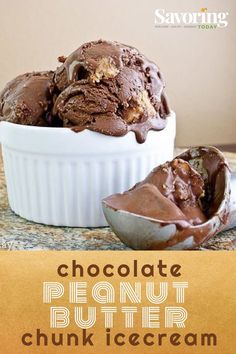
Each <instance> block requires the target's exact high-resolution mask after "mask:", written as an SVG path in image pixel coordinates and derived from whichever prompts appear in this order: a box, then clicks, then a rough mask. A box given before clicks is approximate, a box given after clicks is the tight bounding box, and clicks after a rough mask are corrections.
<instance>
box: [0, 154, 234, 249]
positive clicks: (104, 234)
mask: <svg viewBox="0 0 236 354" xmlns="http://www.w3.org/2000/svg"><path fill="white" fill-rule="evenodd" d="M177 152H178V153H179V152H180V150H178V151H177ZM226 156H227V158H228V160H229V162H230V165H231V168H232V169H233V170H235V171H236V154H233V153H226ZM0 249H2V250H129V248H128V247H126V246H125V245H124V244H123V243H121V242H120V241H119V239H118V238H117V237H116V236H115V235H114V233H113V232H112V231H111V230H110V229H109V228H108V227H106V228H99V229H94V228H89V229H84V228H63V227H53V226H45V225H40V224H35V223H32V222H29V221H27V220H25V219H22V218H21V217H19V216H17V215H15V214H14V213H13V212H12V211H11V210H10V208H9V204H8V200H7V191H6V185H5V178H4V171H3V164H2V160H1V158H0ZM200 249H201V250H235V249H236V229H233V230H230V231H227V232H224V233H222V234H219V235H217V236H216V237H215V238H213V239H211V240H210V241H209V242H208V243H206V244H204V245H203V246H202V247H201V248H200Z"/></svg>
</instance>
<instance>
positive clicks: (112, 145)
mask: <svg viewBox="0 0 236 354" xmlns="http://www.w3.org/2000/svg"><path fill="white" fill-rule="evenodd" d="M175 131H176V129H175V114H174V112H172V113H171V114H170V115H169V117H168V123H167V127H166V128H165V129H164V130H162V131H160V132H157V131H150V132H149V133H148V137H147V140H146V142H145V143H144V144H138V143H137V142H136V139H135V135H134V133H133V132H129V133H128V134H127V135H126V136H123V137H111V136H106V135H103V134H99V133H95V132H92V131H89V130H84V131H83V132H80V133H74V132H73V131H72V130H70V129H68V128H46V127H32V126H23V125H17V124H12V123H7V122H1V123H0V140H1V143H2V153H3V161H4V169H5V175H6V182H7V190H8V198H9V203H10V207H11V209H12V210H13V211H14V212H15V213H16V214H18V215H20V216H22V217H23V218H26V219H28V220H32V221H35V222H38V223H43V224H48V225H56V226H74V227H75V226H77V227H90V226H91V227H98V226H106V225H107V223H106V221H105V218H104V216H103V212H102V207H101V200H102V199H103V198H104V197H106V196H108V195H110V194H113V193H118V192H122V191H124V190H127V189H128V188H130V187H131V186H133V185H134V184H135V183H136V182H138V181H140V180H142V179H143V178H144V177H145V176H146V175H147V174H148V173H149V172H150V170H151V169H152V168H153V167H154V166H157V165H159V164H161V163H163V162H165V161H166V160H171V159H172V158H173V149H174V140H175Z"/></svg>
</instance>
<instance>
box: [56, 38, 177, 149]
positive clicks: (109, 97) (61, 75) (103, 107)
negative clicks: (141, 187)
mask: <svg viewBox="0 0 236 354" xmlns="http://www.w3.org/2000/svg"><path fill="white" fill-rule="evenodd" d="M61 61H62V60H61ZM63 61H64V63H63V64H62V66H61V67H59V68H58V69H57V70H56V72H55V84H56V86H57V88H58V90H60V91H62V93H61V94H60V95H59V96H58V99H57V101H56V102H55V105H54V110H53V112H54V114H55V115H58V116H59V117H60V118H61V120H62V121H63V126H65V127H67V126H68V127H74V128H75V130H83V129H86V128H87V129H91V130H95V131H97V132H101V133H104V134H108V135H116V136H121V135H125V134H126V133H127V132H128V131H130V130H132V131H134V132H135V134H136V137H137V140H138V141H139V142H140V143H141V142H144V141H145V139H146V135H147V133H148V131H149V130H150V129H153V130H161V129H163V128H164V127H165V125H166V119H165V118H166V116H167V115H168V114H169V113H170V110H169V107H168V103H167V100H166V97H165V94H164V81H163V78H162V75H161V73H160V70H159V68H158V67H157V66H156V64H154V63H153V62H151V61H149V60H148V59H147V58H146V57H145V56H144V55H142V54H141V53H140V52H139V51H138V50H137V49H135V48H133V47H129V46H126V45H123V44H120V43H117V42H107V41H102V40H100V41H96V42H89V43H86V44H84V45H82V46H81V47H79V48H78V49H77V50H76V51H75V52H73V53H72V54H71V55H70V56H69V57H68V58H64V59H63Z"/></svg>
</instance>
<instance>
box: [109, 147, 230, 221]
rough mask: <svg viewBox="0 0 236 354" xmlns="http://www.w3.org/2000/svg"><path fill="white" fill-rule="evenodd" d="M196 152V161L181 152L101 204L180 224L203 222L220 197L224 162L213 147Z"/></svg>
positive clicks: (212, 213)
mask: <svg viewBox="0 0 236 354" xmlns="http://www.w3.org/2000/svg"><path fill="white" fill-rule="evenodd" d="M199 154H201V155H200V156H201V157H200V158H199V160H198V159H197V158H195V159H193V158H192V156H191V155H190V154H189V155H188V153H184V154H182V155H180V157H178V158H176V159H174V160H173V161H171V162H166V163H165V164H163V165H161V166H159V167H157V168H155V169H154V170H153V171H152V172H151V173H150V174H149V175H148V176H147V177H146V178H145V179H144V180H143V181H142V182H140V183H138V184H136V185H135V186H134V187H133V188H132V189H130V190H129V191H127V192H124V193H123V194H115V195H112V196H110V197H107V198H106V199H104V203H105V204H106V205H108V206H110V207H111V208H113V209H115V210H125V211H128V212H131V213H134V214H137V215H142V216H146V217H149V218H153V219H157V220H162V221H168V222H173V221H174V222H176V223H177V224H179V225H182V227H185V226H188V225H200V224H203V223H204V222H206V221H207V220H208V219H209V218H210V217H212V215H214V214H215V213H216V212H217V210H218V208H219V205H220V203H221V201H222V199H223V195H222V193H224V180H223V176H222V173H223V172H224V168H225V166H226V162H225V160H224V158H223V156H221V154H220V153H219V151H218V150H217V149H214V148H209V149H208V148H199Z"/></svg>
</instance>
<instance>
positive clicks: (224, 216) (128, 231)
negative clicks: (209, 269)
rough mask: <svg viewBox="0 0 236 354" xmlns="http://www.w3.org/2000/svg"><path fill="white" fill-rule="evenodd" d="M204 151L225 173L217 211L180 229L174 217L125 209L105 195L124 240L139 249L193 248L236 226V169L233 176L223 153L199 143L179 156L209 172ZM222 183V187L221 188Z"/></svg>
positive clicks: (108, 212)
mask: <svg viewBox="0 0 236 354" xmlns="http://www.w3.org/2000/svg"><path fill="white" fill-rule="evenodd" d="M203 151H205V152H206V153H208V154H211V153H214V154H215V155H214V156H217V158H218V159H219V160H220V161H221V163H222V165H221V166H222V167H221V173H220V175H219V177H217V178H220V179H221V183H220V184H219V183H218V184H215V186H214V187H215V191H214V193H215V194H216V193H218V196H219V195H220V200H219V203H218V208H217V210H216V211H215V212H214V214H213V215H212V216H211V217H210V218H209V219H208V220H207V221H206V222H204V223H203V224H200V225H196V226H192V225H191V226H189V227H187V228H183V229H179V228H178V227H177V225H176V224H175V223H174V222H173V221H172V222H166V221H162V220H157V219H152V218H149V217H146V216H141V215H137V214H133V213H131V212H127V211H125V210H115V208H113V207H112V205H111V204H110V203H109V198H105V199H104V200H103V202H102V205H103V212H104V215H105V217H106V219H107V222H108V224H109V225H110V226H111V228H112V230H113V231H114V232H115V234H116V235H117V236H118V237H119V238H120V240H121V241H122V242H123V243H125V244H126V245H128V246H129V247H131V248H133V249H137V250H143V249H162V250H184V249H193V248H196V247H198V246H199V245H201V244H202V243H203V242H205V241H207V240H208V239H209V238H211V237H213V236H215V235H216V234H217V233H219V232H220V231H222V230H227V229H229V228H233V227H236V173H233V174H232V178H231V175H230V171H229V168H228V166H227V162H226V160H225V158H224V156H223V154H222V153H221V152H220V151H219V150H218V149H216V148H214V147H198V148H192V149H189V150H187V151H186V152H184V153H183V154H181V155H179V156H178V157H177V158H181V159H184V160H186V161H188V162H189V163H190V164H191V165H192V166H193V167H194V168H195V169H196V170H198V172H201V174H204V173H205V174H207V173H208V172H207V171H203V163H202V162H203V156H202V152H203ZM209 156H210V155H209ZM215 183H216V182H215ZM219 185H220V186H221V187H222V188H220V191H219V190H218V191H217V190H216V189H217V186H219ZM230 190H231V195H230ZM107 199H108V200H107Z"/></svg>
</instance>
